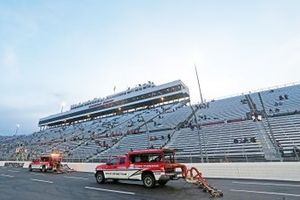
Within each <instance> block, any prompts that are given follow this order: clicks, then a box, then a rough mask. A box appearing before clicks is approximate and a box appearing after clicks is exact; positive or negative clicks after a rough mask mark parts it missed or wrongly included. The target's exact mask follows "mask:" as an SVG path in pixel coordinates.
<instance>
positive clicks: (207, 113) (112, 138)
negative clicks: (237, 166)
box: [0, 85, 300, 162]
mask: <svg viewBox="0 0 300 200" xmlns="http://www.w3.org/2000/svg"><path fill="white" fill-rule="evenodd" d="M259 94H260V95H261V97H262V100H263V103H264V106H265V111H266V114H267V116H268V120H267V119H266V118H265V116H263V118H262V121H256V120H255V121H253V120H252V118H251V117H249V114H251V112H259V113H263V107H262V104H261V102H260V99H259ZM250 101H251V102H250ZM251 105H255V106H254V107H255V108H253V107H252V106H251ZM299 111H300V85H293V86H288V87H283V88H275V89H268V90H265V91H260V92H255V93H250V94H249V95H240V96H235V97H230V98H225V99H219V100H212V101H209V102H207V103H204V104H200V105H199V104H198V105H193V106H192V107H191V105H189V104H188V102H187V101H186V100H185V101H181V102H172V103H169V104H160V105H157V106H156V107H151V108H145V109H141V110H136V111H132V112H128V113H123V114H118V115H111V116H105V117H103V118H97V119H94V120H90V121H83V122H78V123H75V124H71V125H68V126H60V127H52V128H49V129H46V130H41V131H38V132H35V133H33V134H31V135H19V136H5V137H4V136H2V137H0V159H2V160H3V159H16V157H17V156H16V148H17V147H19V146H20V145H22V146H24V147H26V149H27V152H25V153H26V159H32V158H34V157H36V156H38V155H39V154H43V153H50V152H51V150H52V149H58V150H60V151H61V152H62V153H63V155H64V160H65V161H84V162H92V161H96V162H99V161H103V160H105V159H107V158H109V157H110V156H114V155H118V154H124V153H125V152H127V151H130V150H131V149H135V150H136V149H147V148H163V147H167V148H174V149H176V150H177V158H178V159H179V160H180V161H185V162H199V161H204V162H220V161H221V162H224V161H225V162H227V161H228V162H230V161H249V162H250V161H278V160H282V159H283V160H295V159H296V156H295V149H297V148H299V146H300V112H299ZM18 159H19V158H18ZM23 159H24V158H23Z"/></svg>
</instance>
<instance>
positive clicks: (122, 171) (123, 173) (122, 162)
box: [118, 157, 129, 179]
mask: <svg viewBox="0 0 300 200" xmlns="http://www.w3.org/2000/svg"><path fill="white" fill-rule="evenodd" d="M118 171H119V174H118V176H119V177H120V179H128V177H129V172H128V169H127V167H126V157H119V158H118Z"/></svg>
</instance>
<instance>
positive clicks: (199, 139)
mask: <svg viewBox="0 0 300 200" xmlns="http://www.w3.org/2000/svg"><path fill="white" fill-rule="evenodd" d="M190 107H191V109H192V113H193V115H194V118H195V122H196V127H197V135H198V142H199V148H200V157H201V163H203V162H204V160H203V152H202V142H201V138H200V127H199V124H198V120H197V116H196V114H195V113H196V112H195V110H194V108H193V106H192V104H191V102H190Z"/></svg>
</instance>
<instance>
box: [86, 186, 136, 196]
mask: <svg viewBox="0 0 300 200" xmlns="http://www.w3.org/2000/svg"><path fill="white" fill-rule="evenodd" d="M84 188H85V189H88V190H97V191H102V192H114V193H120V194H130V195H135V193H134V192H126V191H120V190H109V189H104V188H95V187H88V186H85V187H84Z"/></svg>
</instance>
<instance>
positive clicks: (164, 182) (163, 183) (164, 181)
mask: <svg viewBox="0 0 300 200" xmlns="http://www.w3.org/2000/svg"><path fill="white" fill-rule="evenodd" d="M157 182H158V184H159V185H160V186H164V185H166V184H167V182H168V180H159V181H157Z"/></svg>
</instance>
